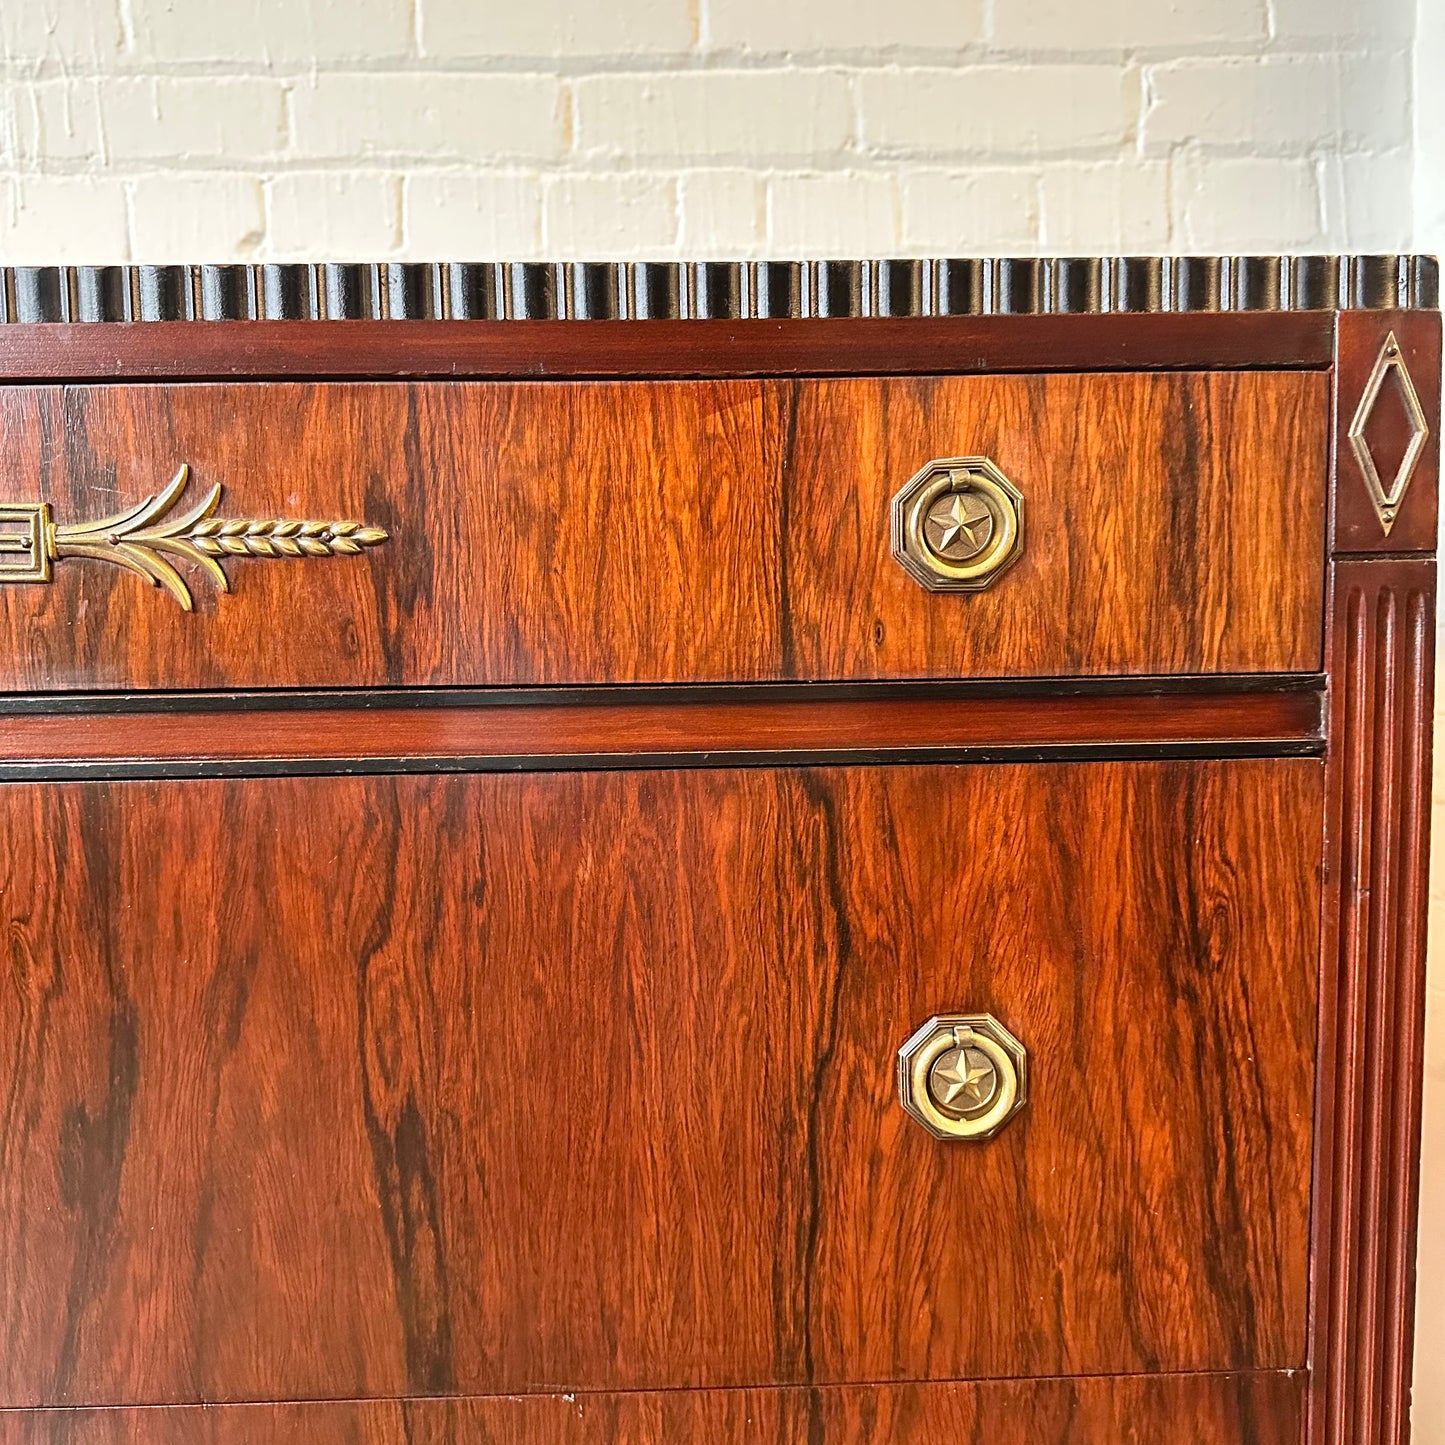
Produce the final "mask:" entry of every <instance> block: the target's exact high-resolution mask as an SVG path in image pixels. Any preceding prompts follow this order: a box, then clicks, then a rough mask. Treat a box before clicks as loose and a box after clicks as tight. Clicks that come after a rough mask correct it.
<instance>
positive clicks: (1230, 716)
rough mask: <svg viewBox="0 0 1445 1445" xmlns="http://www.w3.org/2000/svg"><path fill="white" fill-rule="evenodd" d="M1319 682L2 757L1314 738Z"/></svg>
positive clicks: (0, 734)
mask: <svg viewBox="0 0 1445 1445" xmlns="http://www.w3.org/2000/svg"><path fill="white" fill-rule="evenodd" d="M1320 701H1321V700H1320V697H1319V696H1318V695H1317V694H1314V693H1252V694H1245V695H1243V696H1231V695H1229V694H1209V693H1206V694H1204V695H1202V696H1189V695H1175V696H1171V697H1125V698H1111V697H1072V698H1059V699H1056V700H1051V701H1048V702H1041V701H1039V700H1037V699H1029V700H1024V701H1015V700H1009V699H1003V698H975V699H969V700H966V701H959V700H954V699H927V698H912V699H904V700H898V701H887V700H883V699H879V700H876V701H872V700H870V701H863V700H845V701H838V702H817V703H806V702H772V703H770V702H765V701H749V702H737V703H713V704H675V705H673V706H666V705H662V704H654V705H651V706H623V705H618V704H599V705H595V706H590V707H589V706H585V705H578V706H572V707H536V706H514V707H478V708H469V707H447V708H433V709H426V708H418V707H408V708H369V709H364V710H363V709H356V708H338V709H334V710H326V709H321V708H315V709H307V710H305V711H297V712H246V711H239V712H227V713H216V712H199V713H197V712H189V711H187V710H186V708H185V704H184V703H183V702H182V701H180V700H176V701H175V702H174V703H173V705H172V708H171V709H170V710H168V711H167V712H166V713H165V715H164V718H163V719H162V718H159V717H156V716H154V715H150V714H146V713H121V714H105V713H102V714H97V715H94V716H84V715H75V714H63V715H59V716H43V715H33V714H22V715H18V716H12V717H3V716H0V762H17V761H23V762H44V761H56V760H64V761H69V762H81V761H106V760H115V759H133V760H139V759H160V760H163V759H213V758H237V759H257V758H268V759H276V760H297V761H299V760H303V759H306V758H314V757H329V758H335V757H354V758H398V757H448V756H450V757H518V756H520V757H532V758H535V757H545V756H555V757H558V758H566V757H568V756H570V755H576V754H585V755H589V756H603V755H610V756H616V757H619V758H626V757H627V756H628V755H629V754H636V753H645V754H657V753H666V754H672V755H677V754H688V753H706V754H728V753H739V752H744V753H749V752H767V753H770V754H776V753H781V752H786V751H789V750H798V751H802V752H809V753H817V752H837V751H863V752H876V751H880V750H895V749H908V748H969V747H972V748H978V747H992V748H999V747H1038V746H1051V745H1057V744H1065V743H1111V742H1117V743H1125V742H1128V743H1137V742H1157V743H1166V744H1167V743H1178V742H1257V743H1270V742H1313V741H1316V740H1319V739H1320V738H1321V736H1322V733H1321V723H1322V719H1321V716H1320Z"/></svg>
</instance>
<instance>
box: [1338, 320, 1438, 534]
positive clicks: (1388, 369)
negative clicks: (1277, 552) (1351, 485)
mask: <svg viewBox="0 0 1445 1445" xmlns="http://www.w3.org/2000/svg"><path fill="white" fill-rule="evenodd" d="M1392 379H1393V380H1394V383H1395V386H1396V389H1397V391H1398V393H1399V397H1400V404H1401V406H1402V407H1404V409H1405V419H1406V421H1407V422H1408V423H1409V426H1410V440H1409V441H1408V442H1407V443H1406V444H1405V454H1404V456H1402V457H1401V458H1400V465H1399V466H1398V467H1397V468H1396V471H1395V475H1394V476H1393V477H1392V478H1391V479H1390V481H1389V482H1388V483H1386V482H1385V480H1384V479H1383V478H1382V477H1381V476H1380V469H1379V467H1378V466H1377V465H1376V464H1375V455H1374V453H1373V452H1372V451H1371V450H1370V443H1369V440H1368V439H1367V438H1366V436H1365V431H1366V429H1367V428H1368V427H1369V424H1370V418H1371V416H1373V415H1374V411H1375V406H1376V405H1377V403H1378V402H1379V400H1380V393H1381V392H1382V391H1383V390H1384V389H1385V386H1386V384H1387V383H1388V382H1389V381H1391V380H1392ZM1346 435H1347V436H1348V437H1349V439H1350V450H1351V451H1352V452H1354V454H1355V460H1356V461H1357V462H1358V463H1359V464H1360V470H1361V471H1362V472H1363V473H1364V474H1365V485H1366V486H1367V487H1368V488H1369V490H1370V501H1371V503H1372V504H1373V506H1374V508H1375V515H1376V516H1377V517H1378V518H1379V519H1380V526H1381V528H1383V530H1384V533H1385V535H1386V536H1387V537H1388V536H1389V535H1390V530H1391V528H1393V527H1394V525H1395V518H1396V517H1397V516H1399V513H1400V503H1401V502H1402V501H1404V499H1405V489H1406V488H1407V487H1408V486H1409V485H1410V478H1411V477H1413V476H1414V475H1415V468H1416V467H1417V466H1418V465H1419V462H1420V453H1421V452H1423V451H1424V450H1425V443H1426V442H1427V441H1428V440H1429V438H1430V426H1429V423H1428V422H1427V421H1426V420H1425V408H1424V407H1423V406H1421V405H1420V397H1419V394H1418V393H1417V392H1416V390H1415V383H1414V381H1413V380H1412V379H1411V376H1410V369H1409V368H1408V367H1407V366H1406V365H1405V358H1404V357H1403V356H1402V355H1401V354H1400V343H1399V342H1398V341H1397V340H1396V339H1395V333H1394V332H1393V331H1392V332H1390V334H1389V335H1388V336H1386V337H1385V344H1384V345H1383V346H1382V347H1381V348H1380V354H1379V355H1378V356H1377V357H1376V358H1375V365H1374V369H1373V370H1372V371H1371V372H1370V379H1369V380H1368V381H1367V382H1366V383H1365V389H1364V391H1363V392H1362V393H1361V395H1360V404H1359V406H1357V407H1356V408H1355V416H1354V420H1353V421H1352V422H1351V423H1350V429H1349V431H1348V432H1347V433H1346Z"/></svg>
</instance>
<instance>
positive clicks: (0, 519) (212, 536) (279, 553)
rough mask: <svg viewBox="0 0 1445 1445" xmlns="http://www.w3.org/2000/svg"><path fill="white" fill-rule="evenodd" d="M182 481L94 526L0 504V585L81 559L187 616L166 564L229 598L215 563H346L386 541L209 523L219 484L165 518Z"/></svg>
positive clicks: (183, 596) (377, 535) (217, 520)
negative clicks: (196, 575)
mask: <svg viewBox="0 0 1445 1445" xmlns="http://www.w3.org/2000/svg"><path fill="white" fill-rule="evenodd" d="M190 474H191V469H190V467H189V466H187V465H186V464H184V463H182V464H181V466H180V468H179V469H178V470H177V472H176V474H175V476H174V477H172V478H171V480H170V482H169V483H168V484H167V486H166V487H165V489H164V490H163V491H161V492H158V493H156V494H155V495H154V496H151V497H147V498H146V499H145V501H143V502H141V503H139V504H138V505H137V506H134V507H131V508H129V509H128V510H127V511H124V512H117V513H116V514H115V515H114V516H111V517H102V518H101V519H100V520H99V521H96V522H79V523H75V524H72V525H68V526H57V525H56V524H55V522H54V521H52V519H51V516H50V504H49V503H48V502H26V503H19V504H17V503H12V502H6V503H0V581H5V582H48V581H50V578H51V573H52V569H53V565H54V564H55V563H56V562H59V561H63V560H64V559H65V558H67V557H88V558H91V559H92V560H94V561H97V562H112V563H114V564H115V565H116V566H118V567H124V568H126V569H127V570H129V571H131V572H135V573H137V574H139V575H140V576H142V577H144V578H145V579H146V580H147V581H148V582H150V583H151V585H152V586H154V587H162V588H164V589H165V590H166V591H167V592H169V593H170V595H171V596H172V597H174V598H175V599H176V601H177V602H179V603H180V605H181V607H182V608H183V609H184V610H185V611H187V612H190V611H191V610H192V608H193V606H194V599H193V598H192V596H191V589H190V586H189V584H188V583H187V581H186V579H185V578H184V577H183V576H182V575H181V574H180V572H178V571H177V570H176V568H175V566H174V565H173V563H172V562H171V560H170V559H171V558H177V559H179V560H181V561H185V562H190V563H192V564H194V565H195V566H197V567H199V568H200V569H201V571H202V572H204V573H205V575H206V576H207V577H209V578H210V580H211V581H212V582H213V583H214V584H215V587H216V589H217V591H220V592H229V591H230V590H231V586H230V582H229V581H228V580H227V577H226V573H225V571H224V570H223V568H222V567H221V564H220V562H219V561H218V560H217V559H218V558H225V557H272V558H277V557H281V558H304V557H354V556H356V555H358V554H359V553H360V552H362V551H364V550H365V549H366V548H367V547H376V546H379V545H380V544H381V543H382V542H385V541H386V540H387V534H386V532H384V531H383V530H382V529H381V528H380V527H369V526H366V525H365V524H364V523H362V522H349V521H337V522H318V521H297V520H293V519H288V518H280V517H274V518H251V517H217V516H215V515H214V513H215V510H216V508H217V507H218V506H220V503H221V485H220V483H219V482H218V483H217V484H216V485H215V486H213V487H212V488H211V489H210V491H208V492H207V493H206V495H205V496H204V497H203V498H202V499H201V501H200V503H199V505H197V506H195V507H193V508H191V510H190V511H188V512H183V513H181V514H180V515H179V516H175V517H171V516H169V513H170V512H171V509H172V508H173V507H174V506H175V505H176V503H177V502H178V501H179V500H180V497H181V493H182V492H184V491H185V489H186V484H187V482H188V481H189V480H190Z"/></svg>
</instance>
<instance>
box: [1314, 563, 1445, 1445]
mask: <svg viewBox="0 0 1445 1445" xmlns="http://www.w3.org/2000/svg"><path fill="white" fill-rule="evenodd" d="M1332 574H1333V577H1332V606H1331V641H1330V649H1331V662H1332V667H1331V673H1332V677H1333V679H1334V687H1333V691H1332V704H1331V715H1330V752H1329V760H1328V772H1329V792H1328V812H1327V818H1328V838H1329V846H1328V849H1327V852H1326V857H1325V868H1326V872H1325V889H1324V926H1323V930H1322V942H1323V953H1322V968H1321V983H1320V1038H1321V1044H1322V1049H1321V1057H1320V1073H1321V1084H1320V1090H1319V1096H1318V1104H1317V1108H1318V1116H1317V1118H1318V1122H1317V1128H1316V1133H1317V1144H1316V1150H1317V1154H1316V1177H1317V1179H1318V1180H1319V1181H1320V1188H1319V1192H1318V1195H1317V1198H1318V1206H1317V1208H1316V1210H1315V1219H1314V1244H1313V1255H1314V1266H1313V1267H1314V1273H1315V1278H1316V1280H1317V1285H1316V1289H1315V1291H1314V1294H1313V1296H1312V1300H1313V1307H1312V1326H1311V1338H1312V1345H1311V1352H1310V1353H1311V1359H1312V1360H1313V1362H1314V1364H1315V1369H1316V1381H1317V1384H1316V1388H1315V1391H1314V1395H1313V1399H1312V1409H1311V1421H1310V1439H1311V1441H1312V1442H1313V1445H1403V1442H1404V1441H1405V1440H1406V1439H1407V1438H1408V1434H1409V1417H1410V1374H1411V1368H1412V1354H1413V1349H1412V1344H1413V1334H1412V1322H1413V1317H1414V1295H1415V1225H1416V1212H1417V1196H1418V1189H1419V1169H1420V1159H1419V1141H1420V1090H1421V1081H1422V1075H1423V1063H1424V1054H1423V1047H1424V1023H1425V1019H1424V983H1425V915H1426V905H1427V901H1428V893H1427V887H1426V881H1427V873H1426V859H1427V856H1428V831H1429V809H1430V707H1431V702H1432V699H1433V697H1434V644H1435V562H1434V559H1433V558H1418V557H1416V558H1395V559H1376V560H1368V561H1367V560H1357V559H1350V560H1343V561H1339V562H1336V563H1335V564H1334V566H1333V568H1332Z"/></svg>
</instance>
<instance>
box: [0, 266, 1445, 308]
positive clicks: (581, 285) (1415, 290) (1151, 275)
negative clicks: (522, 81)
mask: <svg viewBox="0 0 1445 1445" xmlns="http://www.w3.org/2000/svg"><path fill="white" fill-rule="evenodd" d="M1438 304H1439V267H1438V265H1437V264H1436V261H1435V258H1434V257H1432V256H1056V257H1038V256H1015V257H988V258H985V257H979V256H969V257H955V258H949V259H942V258H940V259H935V260H880V261H837V260H829V261H753V262H747V261H700V262H693V263H689V262H684V261H668V262H663V261H639V262H622V261H615V262H609V261H575V262H570V261H569V262H550V261H526V262H515V263H506V262H486V263H470V262H458V263H452V264H438V263H430V262H379V263H374V264H369V265H368V264H355V263H348V264H337V263H324V264H303V263H296V264H291V265H258V266H245V265H232V266H12V267H0V322H6V321H21V322H37V321H39V322H44V321H260V320H266V321H316V320H326V321H350V320H359V319H374V320H395V321H431V320H454V321H462V320H467V321H496V320H507V321H538V320H550V319H554V318H555V319H567V320H575V321H609V320H624V319H625V320H638V321H644V320H645V321H654V320H669V319H677V318H691V319H697V320H743V319H747V318H752V317H756V318H762V319H768V320H774V319H779V318H785V317H798V316H818V317H838V316H1032V315H1044V314H1052V315H1071V314H1076V313H1081V312H1093V313H1099V312H1139V311H1174V312H1193V311H1332V310H1335V309H1337V308H1338V309H1344V310H1391V309H1394V308H1397V307H1420V308H1425V309H1432V308H1434V307H1435V306H1437V305H1438Z"/></svg>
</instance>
